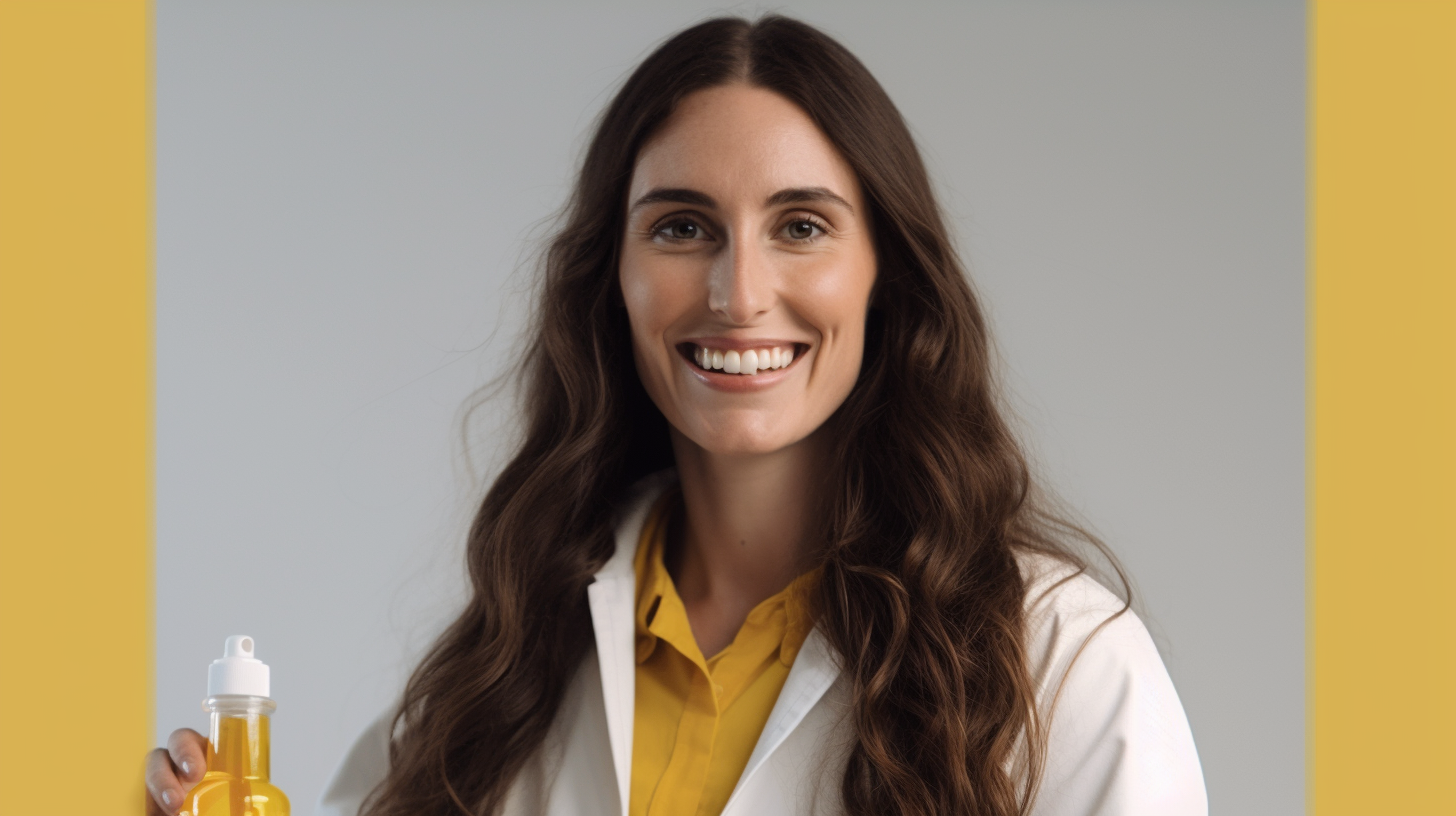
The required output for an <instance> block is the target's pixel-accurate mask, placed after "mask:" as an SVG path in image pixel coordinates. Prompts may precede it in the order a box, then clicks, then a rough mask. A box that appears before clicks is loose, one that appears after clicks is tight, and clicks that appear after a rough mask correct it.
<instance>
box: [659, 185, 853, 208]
mask: <svg viewBox="0 0 1456 816" xmlns="http://www.w3.org/2000/svg"><path fill="white" fill-rule="evenodd" d="M819 201H827V202H831V203H834V204H838V205H839V206H841V207H843V208H845V209H846V210H849V211H850V212H854V206H853V205H851V204H850V203H849V202H848V201H845V200H844V198H843V197H841V196H839V195H838V194H836V193H835V192H834V191H832V190H830V189H829V188H827V187H790V188H788V189H785V190H779V191H778V192H777V193H774V194H773V195H771V196H769V197H768V200H767V201H765V202H764V206H766V207H778V206H781V205H784V204H806V203H813V202H819ZM663 202H672V203H674V204H695V205H697V206H699V207H708V208H710V209H713V208H716V207H717V206H718V202H717V201H714V200H713V197H712V196H710V195H708V194H707V193H700V192H698V191H697V190H690V189H687V188H685V187H658V188H656V189H653V190H649V191H647V193H646V194H645V195H643V196H642V197H641V198H639V199H637V200H636V201H634V202H632V206H631V208H630V209H631V210H634V211H635V210H637V209H640V208H642V207H646V206H647V205H649V204H661V203H663Z"/></svg>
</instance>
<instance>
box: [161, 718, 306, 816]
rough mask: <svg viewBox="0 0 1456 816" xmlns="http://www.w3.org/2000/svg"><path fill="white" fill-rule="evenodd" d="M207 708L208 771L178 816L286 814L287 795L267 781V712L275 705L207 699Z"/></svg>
mask: <svg viewBox="0 0 1456 816" xmlns="http://www.w3.org/2000/svg"><path fill="white" fill-rule="evenodd" d="M258 701H262V702H264V703H266V706H265V705H262V704H260V703H259V702H258ZM207 707H208V710H209V711H211V713H212V736H211V738H210V739H209V740H208V743H207V773H206V775H204V776H203V777H202V781H201V782H198V783H197V785H196V786H195V787H193V788H192V790H191V791H190V792H189V793H188V794H187V797H186V798H185V799H183V800H182V808H181V810H180V811H178V813H179V816H181V814H186V816H288V797H287V796H284V795H283V791H281V790H279V789H278V788H277V787H276V786H275V785H273V784H272V783H271V782H269V781H268V715H267V713H265V712H267V711H272V709H273V702H272V701H271V700H268V699H267V698H262V697H241V698H236V699H234V700H226V699H224V698H220V697H211V698H209V699H208V701H207Z"/></svg>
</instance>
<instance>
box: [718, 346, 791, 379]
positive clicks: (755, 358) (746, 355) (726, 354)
mask: <svg viewBox="0 0 1456 816" xmlns="http://www.w3.org/2000/svg"><path fill="white" fill-rule="evenodd" d="M793 361H794V347H793V346H773V347H771V348H762V349H749V350H747V351H742V352H740V351H719V350H717V349H709V348H706V347H703V346H699V347H698V348H697V349H695V350H694V351H693V362H695V363H697V364H698V367H699V368H702V369H705V370H709V371H722V372H725V373H727V374H745V375H748V376H750V377H751V376H753V375H754V374H757V373H758V372H760V371H772V370H773V369H778V368H783V367H784V366H787V365H788V364H789V363H792V362H793Z"/></svg>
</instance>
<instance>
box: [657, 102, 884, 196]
mask: <svg viewBox="0 0 1456 816" xmlns="http://www.w3.org/2000/svg"><path fill="white" fill-rule="evenodd" d="M806 187H822V188H826V189H829V190H832V191H833V192H835V193H836V194H838V195H839V196H842V197H843V198H845V199H847V200H849V201H851V203H855V204H857V203H858V196H859V189H858V188H859V184H858V181H857V180H856V178H855V175H854V171H853V170H852V169H851V168H850V166H849V163H848V162H847V161H845V159H844V157H843V156H842V155H841V154H840V153H839V151H838V150H837V149H836V148H835V147H834V145H833V143H832V142H830V141H829V138H828V137H827V136H825V135H824V133H823V131H821V130H820V129H819V128H818V126H817V125H815V124H814V121H813V120H812V119H810V118H809V116H808V114H806V113H805V112H804V111H803V110H802V109H801V108H799V107H798V106H797V105H795V104H794V103H793V102H790V101H789V100H788V99H785V98H784V97H782V96H780V95H778V94H776V93H774V92H773V91H769V90H766V89H763V88H757V87H753V86H748V85H742V84H735V85H725V86H720V87H716V88H709V89H706V90H703V91H698V92H696V93H694V94H691V95H689V96H688V97H687V98H685V99H684V100H683V101H682V102H681V103H680V104H679V106H678V109H677V110H676V111H675V112H674V113H673V115H672V116H671V117H670V118H669V119H668V120H667V122H665V123H664V124H663V126H662V128H661V129H660V130H659V131H658V132H657V133H655V134H654V135H653V137H652V138H651V139H650V140H648V142H647V144H646V145H644V146H643V148H642V150H641V151H640V152H639V154H638V157H637V163H636V166H635V167H634V169H633V173H632V183H631V188H630V190H629V198H630V199H632V200H636V199H637V198H639V197H641V196H643V195H645V194H647V193H648V192H649V191H651V190H655V189H690V190H698V191H701V192H704V193H707V194H708V195H709V196H711V197H713V198H715V199H719V198H724V199H727V198H738V197H740V196H746V197H749V198H751V199H764V200H766V199H767V198H768V196H770V195H772V193H774V192H776V191H778V190H782V189H787V188H806Z"/></svg>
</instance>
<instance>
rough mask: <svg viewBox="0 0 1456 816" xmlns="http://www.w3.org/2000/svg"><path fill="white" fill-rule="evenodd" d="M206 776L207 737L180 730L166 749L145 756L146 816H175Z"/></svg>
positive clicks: (159, 749) (175, 732)
mask: <svg viewBox="0 0 1456 816" xmlns="http://www.w3.org/2000/svg"><path fill="white" fill-rule="evenodd" d="M206 772H207V737H204V736H202V735H201V734H199V733H197V732H196V731H193V730H192V729H191V728H179V729H177V730H176V731H173V732H172V735H171V736H170V737H167V747H166V748H158V749H156V750H154V751H152V752H151V753H150V754H147V777H146V782H147V794H148V796H147V816H176V814H177V811H178V809H179V808H181V807H182V799H183V797H185V796H186V795H187V791H189V790H191V789H192V786H193V785H196V784H197V783H198V782H199V781H200V780H201V779H202V775H203V774H204V773H206Z"/></svg>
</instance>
